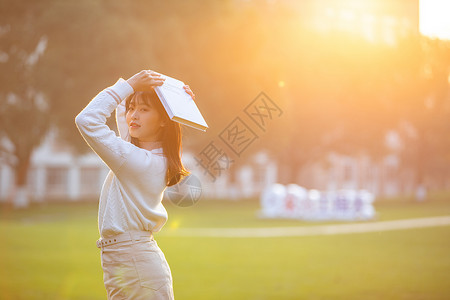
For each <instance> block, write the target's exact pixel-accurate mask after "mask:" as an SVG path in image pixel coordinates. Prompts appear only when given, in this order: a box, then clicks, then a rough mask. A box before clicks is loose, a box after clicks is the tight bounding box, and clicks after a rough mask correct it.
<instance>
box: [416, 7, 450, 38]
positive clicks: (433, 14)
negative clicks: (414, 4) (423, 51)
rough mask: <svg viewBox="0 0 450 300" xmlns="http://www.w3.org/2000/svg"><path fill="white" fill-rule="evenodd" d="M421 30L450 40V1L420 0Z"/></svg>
mask: <svg viewBox="0 0 450 300" xmlns="http://www.w3.org/2000/svg"><path fill="white" fill-rule="evenodd" d="M419 11H420V15H419V20H420V23H419V24H420V32H421V33H422V34H424V35H428V36H430V37H434V38H440V39H446V40H450V18H449V17H448V14H449V12H450V1H448V0H420V2H419Z"/></svg>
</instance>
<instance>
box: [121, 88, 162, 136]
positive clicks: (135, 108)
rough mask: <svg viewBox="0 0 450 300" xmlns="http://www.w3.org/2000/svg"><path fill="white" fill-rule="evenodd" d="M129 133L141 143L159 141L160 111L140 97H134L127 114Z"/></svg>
mask: <svg viewBox="0 0 450 300" xmlns="http://www.w3.org/2000/svg"><path fill="white" fill-rule="evenodd" d="M126 119H127V125H128V131H129V132H130V135H131V137H133V138H136V139H138V140H139V141H140V142H154V141H158V140H159V139H158V133H159V130H160V128H161V125H162V123H163V122H162V119H161V117H160V115H159V113H158V111H157V110H156V109H155V108H153V107H152V106H150V105H148V104H146V103H145V102H144V101H143V100H142V99H141V97H140V96H136V97H134V98H133V99H132V100H131V102H130V105H129V107H128V111H127V114H126Z"/></svg>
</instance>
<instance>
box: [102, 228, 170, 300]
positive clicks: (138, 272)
mask: <svg viewBox="0 0 450 300" xmlns="http://www.w3.org/2000/svg"><path fill="white" fill-rule="evenodd" d="M138 233H139V232H137V233H136V232H133V234H132V233H127V236H128V234H130V235H131V234H132V236H134V237H138V236H139V234H138ZM142 233H143V234H142V235H140V236H141V238H132V239H127V238H124V234H122V235H119V236H116V237H111V238H108V240H112V241H114V240H116V242H115V243H114V242H113V243H112V244H105V243H103V244H102V243H101V242H100V243H99V241H97V246H98V247H99V248H101V250H102V251H101V262H102V269H103V281H104V284H105V288H106V292H107V295H108V299H112V300H117V299H158V300H159V299H161V300H162V299H164V300H166V299H174V295H173V282H172V274H171V270H170V267H169V264H168V263H167V260H166V258H165V256H164V253H163V252H162V251H161V249H160V248H159V247H158V244H157V243H156V241H155V240H154V238H153V236H152V235H150V236H149V233H148V232H147V233H145V232H142ZM146 234H147V236H146V237H145V235H146ZM144 237H145V238H144ZM106 242H108V241H106Z"/></svg>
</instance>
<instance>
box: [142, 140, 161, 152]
mask: <svg viewBox="0 0 450 300" xmlns="http://www.w3.org/2000/svg"><path fill="white" fill-rule="evenodd" d="M139 147H140V148H142V149H145V150H149V151H151V150H153V149H158V148H161V147H162V142H161V141H151V142H142V141H139Z"/></svg>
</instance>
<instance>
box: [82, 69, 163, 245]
mask: <svg viewBox="0 0 450 300" xmlns="http://www.w3.org/2000/svg"><path fill="white" fill-rule="evenodd" d="M133 92H134V91H133V88H132V87H131V86H130V85H129V84H128V83H127V82H126V81H125V80H124V79H122V78H120V79H119V80H118V81H117V82H116V83H115V84H114V85H113V86H111V87H109V88H106V89H104V90H103V91H101V92H100V93H99V94H98V95H97V96H95V97H94V99H92V100H91V102H90V103H89V104H88V105H87V106H86V107H85V108H84V109H83V110H82V111H81V112H80V113H79V114H78V115H77V116H76V118H75V123H76V125H77V127H78V129H79V131H80V133H81V135H82V136H83V138H84V139H85V140H86V142H87V143H88V145H89V146H90V147H91V148H92V150H94V151H95V153H97V155H98V156H99V157H100V158H101V159H102V160H103V161H104V162H105V164H106V165H107V166H108V167H109V169H110V171H109V173H108V175H107V177H106V179H105V182H104V184H103V187H102V191H101V194H100V202H99V210H98V226H99V232H100V236H101V237H102V238H107V237H111V236H113V235H115V234H119V233H123V232H125V231H129V230H147V231H152V232H153V233H156V232H159V231H160V230H161V228H162V227H163V226H164V224H165V223H166V221H167V217H168V216H167V211H166V209H165V208H164V206H163V205H162V203H161V201H162V198H163V193H164V190H165V189H166V184H165V175H166V170H167V161H166V158H165V157H164V156H163V155H162V148H157V149H153V150H152V151H148V150H145V149H142V148H139V147H136V146H134V145H133V144H131V143H130V142H129V139H130V137H129V133H128V127H127V124H126V121H125V103H124V102H125V101H124V100H125V99H126V97H128V96H129V95H131V94H132V93H133ZM116 108H117V109H116ZM115 109H116V122H117V127H118V129H119V135H120V137H118V136H117V135H116V134H115V132H114V131H113V130H111V129H110V128H109V127H108V126H107V125H106V119H107V118H108V117H109V116H111V113H112V112H113V111H114V110H115Z"/></svg>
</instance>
